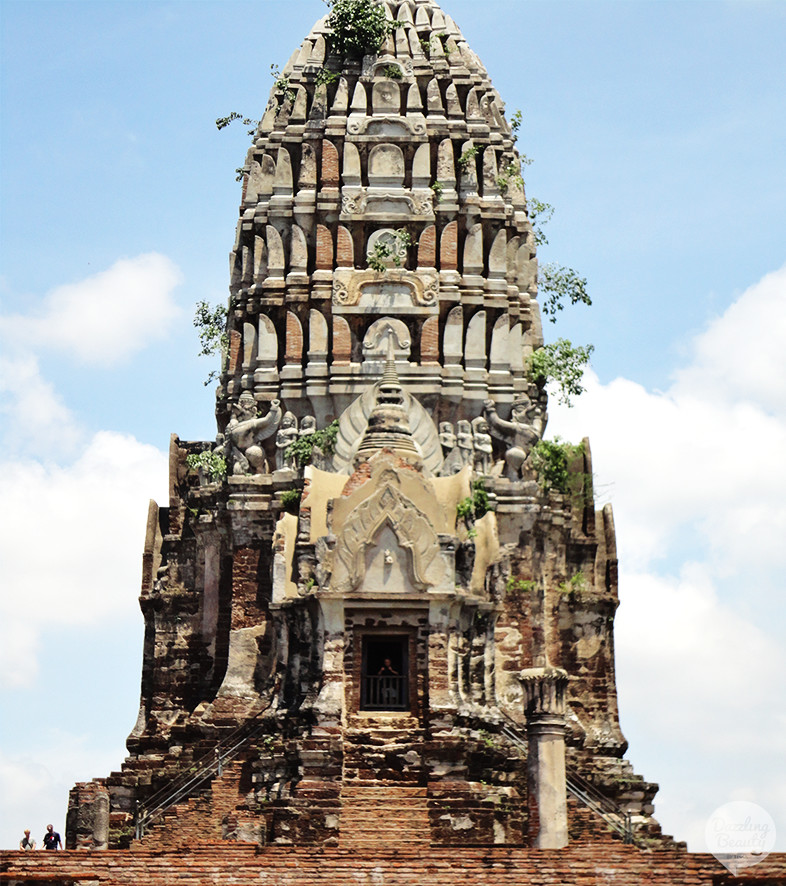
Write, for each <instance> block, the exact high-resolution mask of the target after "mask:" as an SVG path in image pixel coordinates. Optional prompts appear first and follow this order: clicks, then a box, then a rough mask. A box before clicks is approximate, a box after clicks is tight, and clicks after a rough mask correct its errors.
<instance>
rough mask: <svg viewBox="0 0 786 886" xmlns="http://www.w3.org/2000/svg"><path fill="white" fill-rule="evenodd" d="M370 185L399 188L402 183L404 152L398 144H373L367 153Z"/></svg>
mask: <svg viewBox="0 0 786 886" xmlns="http://www.w3.org/2000/svg"><path fill="white" fill-rule="evenodd" d="M368 182H369V185H371V186H372V187H386V188H400V187H402V186H403V184H404V152H403V151H402V150H401V148H400V147H399V146H398V145H375V146H374V147H373V148H372V149H371V151H370V152H369V155H368Z"/></svg>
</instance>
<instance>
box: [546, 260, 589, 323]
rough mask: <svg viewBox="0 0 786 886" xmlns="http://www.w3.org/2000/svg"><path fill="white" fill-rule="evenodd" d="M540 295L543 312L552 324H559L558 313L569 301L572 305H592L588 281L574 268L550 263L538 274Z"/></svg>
mask: <svg viewBox="0 0 786 886" xmlns="http://www.w3.org/2000/svg"><path fill="white" fill-rule="evenodd" d="M538 293H539V294H540V296H541V299H540V305H541V310H542V311H543V313H544V314H546V315H547V316H548V318H549V320H550V321H551V322H552V323H556V322H557V312H558V311H561V310H562V309H563V307H564V302H565V301H566V300H569V301H570V303H571V304H572V305H575V304H578V303H579V302H581V304H584V305H591V304H592V299H591V298H590V296H589V293H588V292H587V279H586V277H580V276H579V275H578V274H577V273H576V272H575V271H574V270H573V269H572V268H565V267H562V265H558V264H555V263H554V262H550V263H549V264H546V265H543V267H541V268H540V270H539V273H538Z"/></svg>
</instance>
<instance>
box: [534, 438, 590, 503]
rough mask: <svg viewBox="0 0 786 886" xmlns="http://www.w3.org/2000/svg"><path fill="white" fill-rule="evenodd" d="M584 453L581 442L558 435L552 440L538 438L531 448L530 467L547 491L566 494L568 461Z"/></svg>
mask: <svg viewBox="0 0 786 886" xmlns="http://www.w3.org/2000/svg"><path fill="white" fill-rule="evenodd" d="M583 454H584V447H583V445H582V444H581V443H577V444H575V445H574V444H573V443H568V442H566V441H565V440H561V439H560V438H559V437H555V438H554V439H553V440H539V441H538V442H537V443H536V444H535V446H534V447H533V449H532V467H533V468H535V471H536V473H537V475H538V482H539V483H540V484H541V486H543V488H544V490H545V491H546V492H548V491H549V490H551V489H553V490H554V491H555V492H561V493H563V494H567V493H569V492H571V491H573V490H571V484H570V480H571V477H570V470H569V467H570V463H571V462H572V461H573V460H574V459H575V458H577V457H578V456H580V455H583ZM582 486H583V475H582Z"/></svg>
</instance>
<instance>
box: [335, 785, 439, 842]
mask: <svg viewBox="0 0 786 886" xmlns="http://www.w3.org/2000/svg"><path fill="white" fill-rule="evenodd" d="M430 842H431V828H430V826H429V816H428V800H427V797H426V788H423V787H416V786H411V785H405V784H401V783H399V782H392V783H389V784H386V785H379V784H376V785H364V784H345V785H344V786H343V787H342V789H341V829H340V831H339V842H338V845H339V849H362V850H366V851H374V850H380V849H381V850H385V849H390V848H392V847H406V848H412V847H417V846H428V845H429V843H430Z"/></svg>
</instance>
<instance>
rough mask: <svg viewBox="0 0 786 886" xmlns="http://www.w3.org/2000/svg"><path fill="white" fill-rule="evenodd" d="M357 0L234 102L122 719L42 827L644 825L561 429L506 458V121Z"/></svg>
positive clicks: (466, 836) (484, 839) (529, 414)
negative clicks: (119, 741) (211, 409)
mask: <svg viewBox="0 0 786 886" xmlns="http://www.w3.org/2000/svg"><path fill="white" fill-rule="evenodd" d="M380 8H381V9H382V10H384V12H385V14H386V15H387V17H388V20H389V21H395V22H396V23H397V26H396V27H393V28H388V29H387V31H388V33H387V35H386V36H385V38H384V41H383V42H382V44H381V46H380V48H379V49H378V51H373V49H371V50H369V51H367V52H366V54H365V55H363V54H362V53H359V54H358V56H357V57H353V55H352V54H351V53H350V55H348V56H347V57H343V56H342V55H340V54H338V53H336V52H335V51H334V49H335V37H334V35H333V34H332V33H331V30H330V27H329V24H328V22H327V19H324V20H322V21H320V22H318V23H317V24H316V26H315V27H314V29H313V30H312V31H311V33H310V34H309V35H308V37H307V38H306V39H305V40H304V41H303V44H302V46H301V47H300V48H299V49H298V50H297V51H296V52H295V53H294V55H293V56H292V58H291V60H290V61H289V63H288V64H287V66H286V67H285V69H284V71H283V73H282V75H281V78H280V79H279V80H278V82H277V84H276V87H275V88H274V90H273V92H272V94H271V97H270V101H269V103H268V106H267V110H266V111H265V113H264V115H263V117H262V119H261V121H260V123H259V125H258V127H257V130H256V134H255V137H254V140H253V145H252V147H251V148H250V150H249V152H248V156H247V159H246V164H245V175H244V182H243V193H242V204H241V207H240V219H239V222H238V225H237V234H236V238H235V243H234V247H233V249H232V253H231V283H230V292H231V295H230V300H229V311H228V318H227V342H228V344H227V348H226V354H225V357H224V360H223V363H222V367H221V368H222V371H221V379H220V387H219V389H218V393H217V407H216V416H217V423H218V434H217V437H216V440H215V441H211V442H184V441H181V440H179V439H177V438H173V440H172V443H171V450H170V497H169V501H168V502H167V503H166V506H158V505H157V504H155V503H151V507H150V514H149V521H148V527H147V536H146V542H145V548H144V577H143V585H142V596H141V606H142V611H143V613H144V618H145V641H144V642H145V645H144V663H143V673H142V690H141V703H140V710H139V718H138V722H137V724H136V727H135V728H134V730H133V732H132V734H131V736H130V737H129V739H128V751H129V756H128V758H127V759H126V761H125V762H124V763H123V765H122V769H121V770H120V771H119V772H116V773H113V774H112V775H111V776H109V777H108V778H104V779H97V780H96V781H94V782H90V783H86V784H80V785H77V786H76V787H75V788H74V790H73V791H72V794H71V800H70V807H69V818H68V829H67V841H68V845H69V846H70V847H72V848H75V847H78V846H83V847H94V848H102V847H107V846H108V847H109V848H122V847H126V846H129V845H134V846H141V847H157V846H162V847H173V846H177V845H178V843H179V842H182V843H183V845H193V843H194V841H195V840H196V839H198V840H199V841H205V840H208V841H217V840H225V841H240V842H245V843H249V842H250V843H255V844H257V845H269V844H295V845H302V844H307V845H311V846H322V847H338V848H357V849H363V848H364V847H365V848H369V847H373V846H374V845H377V844H388V845H389V844H390V843H391V842H395V843H396V844H412V845H426V846H428V845H432V844H437V845H457V846H458V845H466V844H468V843H469V844H480V845H491V844H505V845H514V846H527V847H541V848H559V847H561V846H564V845H565V844H567V843H569V842H579V843H581V842H586V841H589V840H592V839H599V838H602V839H606V840H614V839H619V840H623V839H625V838H627V839H629V840H630V839H635V840H638V841H640V842H642V841H650V842H651V843H652V842H654V843H658V842H661V843H662V845H666V843H667V841H665V838H661V837H660V831H659V828H658V825H657V823H656V822H655V821H654V820H653V818H652V812H653V807H652V798H653V796H654V794H655V791H656V785H654V784H650V783H647V782H645V781H643V779H642V778H641V777H639V776H638V775H636V774H635V773H634V772H633V770H632V768H631V766H630V764H629V763H628V762H627V761H626V760H625V758H624V753H625V750H626V742H625V739H624V738H623V736H622V734H621V731H620V727H619V721H618V715H617V696H616V687H615V674H614V634H613V624H614V614H615V610H616V608H617V603H618V600H617V561H616V549H615V537H614V522H613V518H612V513H611V508H610V506H606V507H605V508H604V509H603V510H602V511H596V510H595V508H594V504H593V495H592V466H591V459H590V450H589V445H588V442H587V441H584V442H583V444H582V446H581V447H578V448H577V449H576V450H575V451H573V455H572V457H571V460H570V464H569V482H568V483H567V484H565V485H563V486H562V487H561V488H558V487H555V486H553V485H552V486H551V487H549V486H548V485H547V484H544V482H543V479H542V477H541V476H540V475H539V473H538V471H537V469H536V468H537V465H536V463H535V461H534V460H533V457H532V455H533V450H534V449H535V447H536V446H537V444H538V442H539V441H540V440H541V438H542V436H543V432H544V429H545V426H546V421H547V415H546V408H547V398H546V393H545V391H544V389H543V382H542V380H533V379H532V378H531V377H530V373H529V372H528V364H529V359H528V358H529V356H530V355H531V354H532V353H533V352H534V351H536V350H537V349H538V348H540V347H542V345H543V337H542V332H541V318H540V308H539V305H538V299H537V295H538V290H537V280H538V272H537V260H536V251H535V242H534V235H533V229H532V224H531V221H530V218H529V217H528V211H527V200H526V197H525V194H524V189H523V183H522V182H521V179H520V176H519V175H518V169H519V155H518V152H517V149H516V140H515V134H514V133H513V132H512V130H511V126H510V124H509V122H508V120H507V119H506V117H505V113H504V105H503V103H502V101H501V99H500V97H499V95H498V94H497V92H496V91H495V89H494V87H493V86H492V84H491V81H490V80H489V77H488V74H487V73H486V70H485V69H484V67H483V65H482V64H481V62H480V61H479V59H478V58H477V56H476V55H475V54H474V53H473V52H472V50H471V49H470V48H469V47H468V45H467V43H466V42H465V40H464V38H463V36H462V34H461V32H460V31H459V29H458V27H457V26H456V25H455V23H454V22H453V21H452V19H451V18H450V17H449V16H448V15H446V14H444V13H443V11H442V10H441V9H440V8H439V7H438V6H437V5H436V4H435V3H433V2H431V0H403V2H398V0H386V2H385V3H384V4H383V5H382V6H381V7H380ZM593 798H594V799H593ZM587 803H589V805H590V806H592V807H593V809H594V811H592V810H590V809H589V808H587V805H586V804H587ZM601 812H602V813H603V816H604V817H601V815H600V813H601ZM610 828H611V830H610ZM614 829H616V830H614ZM616 832H619V833H616ZM599 835H600V837H599Z"/></svg>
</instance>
